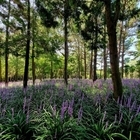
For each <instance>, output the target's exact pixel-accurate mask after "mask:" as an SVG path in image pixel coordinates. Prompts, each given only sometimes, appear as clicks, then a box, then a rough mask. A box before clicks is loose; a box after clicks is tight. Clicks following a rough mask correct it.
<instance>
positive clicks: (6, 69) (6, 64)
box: [5, 0, 11, 86]
mask: <svg viewBox="0 0 140 140" xmlns="http://www.w3.org/2000/svg"><path fill="white" fill-rule="evenodd" d="M10 11H11V0H9V2H8V15H7V23H6V41H5V86H8V55H9V43H8V42H9V18H10Z"/></svg>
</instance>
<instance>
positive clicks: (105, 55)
mask: <svg viewBox="0 0 140 140" xmlns="http://www.w3.org/2000/svg"><path fill="white" fill-rule="evenodd" d="M104 41H105V42H106V26H104ZM103 59H104V62H103V63H104V80H106V79H107V44H105V45H104V52H103Z"/></svg>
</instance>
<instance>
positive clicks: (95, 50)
mask: <svg viewBox="0 0 140 140" xmlns="http://www.w3.org/2000/svg"><path fill="white" fill-rule="evenodd" d="M95 26H96V28H95V43H94V67H93V82H94V81H96V80H97V73H96V70H97V40H98V30H97V29H98V22H97V17H95Z"/></svg>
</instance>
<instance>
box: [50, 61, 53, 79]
mask: <svg viewBox="0 0 140 140" xmlns="http://www.w3.org/2000/svg"><path fill="white" fill-rule="evenodd" d="M50 78H51V79H53V61H52V59H51V71H50Z"/></svg>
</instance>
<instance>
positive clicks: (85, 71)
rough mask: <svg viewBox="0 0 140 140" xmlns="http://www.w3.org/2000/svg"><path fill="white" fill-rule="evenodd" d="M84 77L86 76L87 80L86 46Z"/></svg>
mask: <svg viewBox="0 0 140 140" xmlns="http://www.w3.org/2000/svg"><path fill="white" fill-rule="evenodd" d="M84 69H85V70H84V75H85V79H87V62H86V48H85V46H84Z"/></svg>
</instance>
